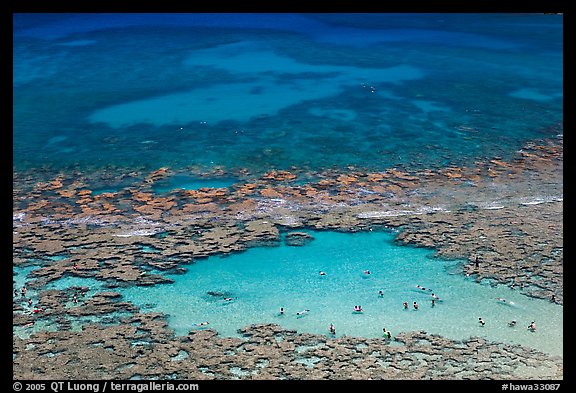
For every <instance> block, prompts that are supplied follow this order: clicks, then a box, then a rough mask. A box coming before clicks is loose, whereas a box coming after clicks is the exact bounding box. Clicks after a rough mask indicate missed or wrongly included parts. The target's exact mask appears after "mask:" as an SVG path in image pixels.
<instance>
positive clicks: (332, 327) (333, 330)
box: [330, 323, 336, 334]
mask: <svg viewBox="0 0 576 393" xmlns="http://www.w3.org/2000/svg"><path fill="white" fill-rule="evenodd" d="M330 333H331V334H336V328H335V327H334V324H333V323H331V324H330Z"/></svg>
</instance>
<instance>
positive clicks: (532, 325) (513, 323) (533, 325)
mask: <svg viewBox="0 0 576 393" xmlns="http://www.w3.org/2000/svg"><path fill="white" fill-rule="evenodd" d="M478 323H479V324H480V326H484V325H486V322H485V321H484V319H482V317H479V318H478ZM516 324H517V322H516V320H515V319H513V320H511V321H510V322H508V326H510V327H514V326H516ZM527 329H528V330H530V331H531V332H535V331H536V322H535V321H532V322H530V325H528V328H527Z"/></svg>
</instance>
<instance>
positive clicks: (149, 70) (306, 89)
mask: <svg viewBox="0 0 576 393" xmlns="http://www.w3.org/2000/svg"><path fill="white" fill-rule="evenodd" d="M562 26H563V22H562V16H561V15H543V14H338V13H336V14H16V15H14V61H13V64H14V94H13V96H14V129H13V136H14V142H13V151H14V168H15V169H25V168H34V167H37V166H43V167H49V168H53V169H55V170H58V169H66V168H69V167H71V166H74V165H76V166H77V167H78V168H80V169H83V168H100V167H105V166H107V165H112V166H124V167H139V168H141V167H144V168H150V169H155V168H158V167H161V166H169V167H171V168H187V167H199V168H205V169H207V170H209V169H210V168H214V167H215V166H218V167H220V168H222V169H224V171H233V170H236V169H239V168H240V169H243V168H245V169H248V170H250V171H255V172H261V171H264V170H267V169H269V168H276V169H289V168H291V167H298V168H302V169H312V170H318V169H325V168H338V169H340V168H346V167H348V166H356V167H360V168H370V169H385V168H389V167H394V166H395V167H398V166H405V167H410V168H414V167H416V168H422V167H438V166H445V165H465V164H467V163H470V162H473V161H475V160H477V159H481V158H486V157H489V158H492V157H494V156H499V157H510V156H511V155H512V154H514V152H515V151H517V150H518V149H519V148H520V147H521V146H522V145H523V144H524V143H525V142H526V141H528V140H531V139H534V138H542V137H547V136H554V133H557V132H558V131H557V130H556V129H554V127H553V126H554V125H556V124H558V123H560V122H561V121H562V109H563V108H562V97H563V92H562V73H563V69H562V57H563V56H562V55H563V54H562V48H563V46H562Z"/></svg>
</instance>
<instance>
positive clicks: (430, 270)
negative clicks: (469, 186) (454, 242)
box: [121, 232, 563, 355]
mask: <svg viewBox="0 0 576 393" xmlns="http://www.w3.org/2000/svg"><path fill="white" fill-rule="evenodd" d="M311 233H312V234H313V236H314V237H315V240H313V241H312V242H311V243H309V244H308V245H306V246H303V247H293V246H292V247H291V246H286V245H282V246H279V247H265V248H253V249H249V250H248V251H246V252H242V253H239V254H234V255H231V256H227V257H222V258H220V257H211V258H209V259H205V260H199V261H197V262H195V263H194V264H192V265H190V266H189V267H188V269H189V270H188V272H187V273H185V274H183V275H174V276H172V278H174V279H175V280H176V282H175V283H174V284H171V285H161V286H155V287H137V288H129V289H122V290H121V291H122V293H123V295H124V296H125V297H126V299H127V300H130V301H132V302H134V303H136V304H140V305H142V304H153V305H154V307H153V308H152V309H153V310H157V311H161V312H164V313H167V314H168V315H169V324H170V326H171V327H172V328H174V329H175V331H176V333H177V334H179V335H186V334H187V333H188V331H190V330H193V329H198V328H199V327H197V326H194V324H199V323H200V322H203V321H208V322H209V325H206V326H205V327H210V328H214V329H216V330H217V331H218V332H219V333H220V334H222V335H225V336H237V335H238V333H237V329H239V328H241V327H244V326H246V325H249V324H252V323H269V322H272V323H278V324H281V325H282V326H285V327H287V328H292V329H296V330H298V331H299V332H311V333H321V334H328V328H329V326H330V324H331V323H333V324H334V326H335V327H336V335H337V336H342V335H348V336H362V337H381V336H382V328H383V327H385V328H386V329H388V330H390V331H392V333H393V334H395V333H399V332H401V331H412V330H425V331H427V332H429V333H438V334H442V335H444V336H446V337H449V338H455V339H465V338H469V337H470V336H481V337H485V338H489V339H493V340H498V341H502V342H510V343H520V344H524V345H527V346H530V347H533V348H537V349H540V350H543V351H547V352H549V353H554V354H560V355H561V354H562V339H563V330H562V329H563V315H562V307H561V306H559V305H556V304H552V303H550V302H547V301H544V300H538V299H532V298H529V297H526V296H523V295H522V294H521V293H520V291H519V290H518V291H517V290H512V289H510V288H508V287H505V286H498V287H493V286H491V285H490V284H489V283H487V282H485V283H482V284H478V283H475V282H474V280H472V279H471V278H466V277H464V276H463V275H461V274H454V273H455V272H456V270H457V264H458V262H457V261H443V260H441V259H436V258H433V257H432V252H431V251H430V250H426V249H421V248H412V247H405V246H397V245H394V244H393V242H392V239H393V234H388V233H377V232H369V233H354V234H349V233H338V232H311ZM365 270H369V271H370V272H371V274H370V275H366V274H365V273H364V271H365ZM320 271H323V272H325V273H326V275H320V274H319V272H320ZM416 285H421V286H423V287H426V288H431V289H433V290H434V294H435V295H436V296H438V297H439V298H440V301H439V302H436V304H435V305H434V306H432V302H431V299H432V298H431V292H429V291H428V290H426V291H422V290H420V289H418V288H416ZM379 291H383V294H384V295H383V297H380V295H379ZM209 292H212V294H209ZM225 297H229V298H232V300H224V298H225ZM497 298H504V299H506V300H507V301H509V303H508V304H503V303H501V302H499V301H498V300H497ZM415 301H416V302H417V303H418V304H419V308H418V310H417V311H416V310H414V309H413V302H415ZM403 302H408V303H409V306H410V307H409V309H408V310H404V308H403V305H402V303H403ZM356 305H361V306H362V308H363V309H364V312H363V313H361V314H356V313H354V312H353V311H354V306H356ZM281 307H283V308H284V314H283V315H281V314H280V313H279V312H280V308H281ZM305 309H309V310H310V311H309V312H308V313H307V314H305V315H300V316H298V315H296V313H297V312H300V311H302V310H305ZM480 317H481V318H483V319H484V321H485V322H486V325H485V326H483V327H482V326H480V324H479V322H478V318H480ZM513 319H515V320H517V321H518V323H517V326H516V327H513V328H512V327H509V326H508V322H510V321H511V320H513ZM532 321H535V322H536V324H537V331H536V332H530V331H528V330H527V329H526V328H527V326H528V324H530V322H532ZM200 328H201V327H200Z"/></svg>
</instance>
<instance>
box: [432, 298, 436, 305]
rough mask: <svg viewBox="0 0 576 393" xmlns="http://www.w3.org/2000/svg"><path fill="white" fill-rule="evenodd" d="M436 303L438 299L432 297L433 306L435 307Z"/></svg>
mask: <svg viewBox="0 0 576 393" xmlns="http://www.w3.org/2000/svg"><path fill="white" fill-rule="evenodd" d="M435 305H436V299H435V298H432V307H434V306H435Z"/></svg>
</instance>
